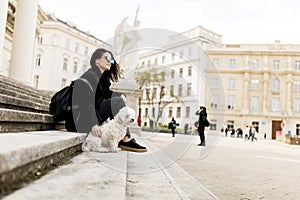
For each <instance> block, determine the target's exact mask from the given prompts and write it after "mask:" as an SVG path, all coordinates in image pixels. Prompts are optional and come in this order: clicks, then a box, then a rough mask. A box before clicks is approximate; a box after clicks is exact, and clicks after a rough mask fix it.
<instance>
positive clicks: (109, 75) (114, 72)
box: [90, 48, 121, 82]
mask: <svg viewBox="0 0 300 200" xmlns="http://www.w3.org/2000/svg"><path fill="white" fill-rule="evenodd" d="M106 52H108V53H109V54H110V55H111V57H112V58H113V59H114V61H115V63H114V64H111V67H110V70H108V71H104V73H103V76H104V77H105V78H106V79H107V80H111V81H113V82H117V81H118V80H119V78H120V76H121V70H120V66H119V64H118V63H117V62H116V60H115V58H114V56H113V54H112V53H111V52H110V51H108V50H106V49H103V48H99V49H97V50H96V51H95V52H94V53H93V55H92V57H91V60H90V65H91V67H92V68H94V67H96V68H98V67H97V65H96V60H97V59H99V58H101V57H102V56H103V54H104V53H106Z"/></svg>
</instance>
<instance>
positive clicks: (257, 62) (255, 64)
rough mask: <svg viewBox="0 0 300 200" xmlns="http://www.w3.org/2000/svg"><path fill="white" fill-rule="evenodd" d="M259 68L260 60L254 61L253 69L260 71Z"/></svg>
mask: <svg viewBox="0 0 300 200" xmlns="http://www.w3.org/2000/svg"><path fill="white" fill-rule="evenodd" d="M258 68H259V60H258V59H254V60H252V69H258Z"/></svg>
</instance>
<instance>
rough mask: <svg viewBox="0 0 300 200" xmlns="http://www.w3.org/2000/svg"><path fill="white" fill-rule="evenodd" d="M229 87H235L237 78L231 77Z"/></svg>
mask: <svg viewBox="0 0 300 200" xmlns="http://www.w3.org/2000/svg"><path fill="white" fill-rule="evenodd" d="M229 89H235V79H233V78H230V79H229Z"/></svg>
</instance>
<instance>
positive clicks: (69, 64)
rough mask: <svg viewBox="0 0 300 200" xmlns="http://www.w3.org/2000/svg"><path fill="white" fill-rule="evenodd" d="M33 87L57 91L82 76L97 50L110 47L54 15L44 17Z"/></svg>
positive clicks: (39, 37) (36, 56) (38, 40)
mask: <svg viewBox="0 0 300 200" xmlns="http://www.w3.org/2000/svg"><path fill="white" fill-rule="evenodd" d="M37 44H38V45H37V50H36V55H35V63H34V83H33V85H34V87H36V88H38V89H42V90H54V91H55V90H58V89H60V88H62V87H64V86H66V85H68V84H69V83H70V82H71V81H72V80H73V79H75V78H78V77H79V76H80V75H81V74H82V73H83V72H85V71H86V70H87V69H88V68H89V66H90V64H89V58H90V56H91V54H92V53H93V51H94V50H95V49H96V48H99V47H103V48H108V47H109V45H108V44H106V43H105V42H103V41H101V40H100V39H98V38H96V37H95V36H93V35H91V34H89V33H87V32H84V31H82V30H80V29H78V28H77V27H76V26H75V25H74V24H72V23H71V22H65V21H62V20H60V19H58V18H56V17H55V16H54V15H47V20H46V21H44V23H43V24H42V25H41V32H40V34H39V36H38V39H37Z"/></svg>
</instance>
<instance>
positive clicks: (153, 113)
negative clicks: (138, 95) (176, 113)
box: [152, 107, 155, 118]
mask: <svg viewBox="0 0 300 200" xmlns="http://www.w3.org/2000/svg"><path fill="white" fill-rule="evenodd" d="M152 117H153V118H155V108H154V107H153V108H152Z"/></svg>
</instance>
